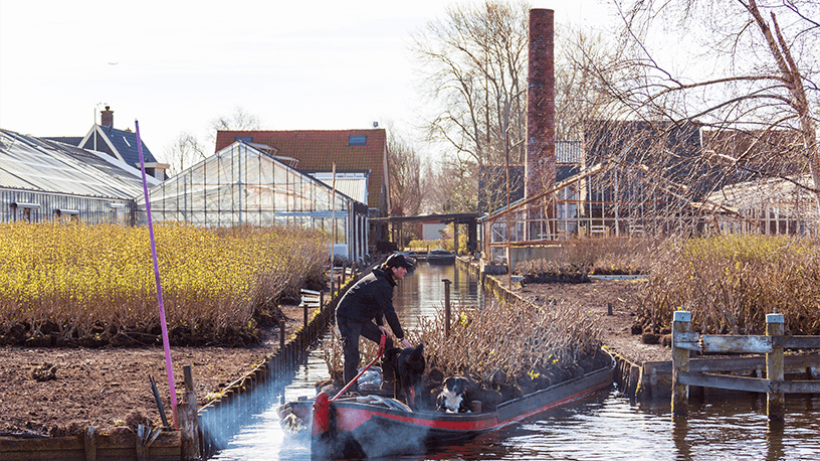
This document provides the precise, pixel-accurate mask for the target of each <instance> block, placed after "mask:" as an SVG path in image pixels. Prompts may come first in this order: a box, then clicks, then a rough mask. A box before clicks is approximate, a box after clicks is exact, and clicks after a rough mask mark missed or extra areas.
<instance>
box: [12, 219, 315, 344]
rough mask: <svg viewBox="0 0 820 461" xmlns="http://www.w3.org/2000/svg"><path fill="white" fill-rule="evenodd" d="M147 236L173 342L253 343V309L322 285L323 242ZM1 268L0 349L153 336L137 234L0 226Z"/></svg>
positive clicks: (170, 231)
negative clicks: (304, 286)
mask: <svg viewBox="0 0 820 461" xmlns="http://www.w3.org/2000/svg"><path fill="white" fill-rule="evenodd" d="M155 235H156V243H157V256H158V259H159V269H160V274H161V283H162V289H163V298H164V306H165V314H166V320H167V324H168V329H169V331H171V332H172V333H173V335H174V337H175V341H177V342H181V343H186V342H194V343H203V342H206V343H214V344H219V343H221V342H224V341H228V342H230V341H235V340H237V339H239V340H240V341H239V342H243V341H252V340H253V336H254V334H255V330H256V324H255V319H254V315H255V314H256V313H258V310H259V309H260V308H264V307H266V306H267V307H270V306H272V303H275V302H276V301H278V300H279V299H280V298H281V297H282V296H285V295H286V294H288V293H289V292H295V291H296V290H298V288H299V286H300V285H301V284H302V283H304V282H305V281H306V280H310V279H317V280H318V279H319V278H321V277H322V275H321V274H322V272H323V269H324V263H325V261H326V259H327V255H326V253H327V251H326V245H325V243H326V239H325V237H324V236H323V235H321V234H319V233H316V232H313V231H307V230H302V229H294V228H285V227H273V228H254V227H249V226H246V227H235V228H229V229H217V230H209V229H204V228H197V227H193V226H185V225H162V226H157V227H156V228H155ZM0 260H2V261H3V265H2V266H0V342H2V343H6V344H15V343H18V344H19V343H21V341H23V342H24V341H31V340H33V339H36V340H38V344H39V343H40V342H45V343H48V342H49V341H51V343H52V344H53V343H61V342H63V343H66V345H70V343H72V342H76V341H75V340H79V339H83V340H84V343H83V344H81V345H101V344H100V343H103V344H105V343H109V342H110V341H111V339H113V338H114V337H119V338H120V339H123V338H126V339H128V342H133V341H136V342H149V343H150V342H152V341H155V339H156V338H155V336H156V335H157V334H158V333H159V321H160V320H159V310H158V303H157V290H156V282H155V277H154V269H153V261H152V257H151V247H150V240H149V234H148V229H147V228H145V227H120V226H117V225H108V224H101V225H93V226H88V225H83V224H69V225H65V224H48V223H47V224H29V223H14V224H2V225H0ZM152 336H154V338H152ZM42 345H48V344H42Z"/></svg>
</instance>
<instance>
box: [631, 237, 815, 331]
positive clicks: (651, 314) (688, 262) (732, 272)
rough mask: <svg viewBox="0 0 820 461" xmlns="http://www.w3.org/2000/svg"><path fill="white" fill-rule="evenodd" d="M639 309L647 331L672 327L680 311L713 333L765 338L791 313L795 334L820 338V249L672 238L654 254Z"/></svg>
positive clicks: (800, 243) (762, 241)
mask: <svg viewBox="0 0 820 461" xmlns="http://www.w3.org/2000/svg"><path fill="white" fill-rule="evenodd" d="M650 273H651V277H650V278H649V283H648V284H647V285H646V291H645V295H644V297H643V301H642V303H641V305H639V306H638V316H639V319H638V320H639V322H643V324H644V327H645V328H649V327H651V328H653V329H659V328H663V327H667V328H668V327H669V326H670V324H671V322H672V313H673V312H674V311H675V310H676V309H679V308H683V309H685V310H688V311H690V312H692V322H693V328H695V329H697V331H700V332H701V333H708V334H764V333H765V328H766V314H771V313H773V312H777V313H780V314H784V316H785V321H786V324H785V327H786V332H787V334H792V335H818V334H820V245H818V241H817V240H816V239H810V238H794V237H784V236H762V235H748V236H743V237H737V236H715V237H708V238H695V239H685V240H683V239H670V240H667V241H666V242H665V243H664V244H663V245H662V246H661V247H659V248H658V250H657V252H655V253H654V254H653V255H652V262H651V268H650Z"/></svg>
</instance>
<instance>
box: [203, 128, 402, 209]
mask: <svg viewBox="0 0 820 461" xmlns="http://www.w3.org/2000/svg"><path fill="white" fill-rule="evenodd" d="M351 136H354V137H356V138H354V142H353V144H356V142H355V141H361V140H362V138H360V137H361V136H366V140H365V144H364V145H352V146H351V145H350V144H351V142H350V141H351V140H350V137H351ZM237 137H245V139H247V137H251V142H254V143H261V144H267V145H269V146H272V147H274V148H276V149H277V152H276V155H281V156H286V157H293V158H297V159H299V165H298V167H297V168H298V169H300V170H314V171H331V170H332V169H333V163H334V162H335V163H336V169H337V170H370V180H369V188H368V206H369V207H370V208H382V205H383V204H382V187H383V186H384V184H385V181H386V179H385V174H386V170H387V165H386V161H387V160H386V158H387V134H386V132H385V130H383V129H369V130H333V131H319V130H306V131H218V132H217V135H216V151H219V150H221V149H224V148H225V147H227V146H229V145H230V144H232V143H233V142H234V141H235V140H236V138H237Z"/></svg>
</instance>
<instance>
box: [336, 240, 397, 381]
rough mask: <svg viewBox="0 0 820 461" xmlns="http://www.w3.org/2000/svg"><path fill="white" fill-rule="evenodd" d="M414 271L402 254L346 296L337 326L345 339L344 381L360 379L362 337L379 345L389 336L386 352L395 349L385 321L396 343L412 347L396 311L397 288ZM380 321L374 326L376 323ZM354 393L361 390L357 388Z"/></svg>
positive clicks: (370, 275)
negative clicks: (358, 371)
mask: <svg viewBox="0 0 820 461" xmlns="http://www.w3.org/2000/svg"><path fill="white" fill-rule="evenodd" d="M411 269H413V262H412V260H410V259H409V258H407V257H405V256H404V255H401V254H392V255H390V256H389V257H388V258H387V260H386V261H385V262H384V263H383V264H382V265H380V266H379V267H377V268H375V269H373V272H371V273H370V274H368V275H367V276H365V277H363V278H362V279H361V280H359V281H358V282H356V284H355V285H353V286H352V287H351V288H350V290H348V291H347V293H345V295H344V296H343V297H342V299H341V301H339V305H338V307H336V325H337V326H338V327H339V333H340V334H341V336H342V350H343V352H344V361H345V364H344V380H345V384H347V383H349V382H350V381H351V380H352V379H353V378H355V377H356V373H357V369H358V366H359V336H364V337H365V338H367V339H369V340H371V341H374V342H375V343H377V344H378V343H379V340H380V339H381V336H382V335H387V337H388V339H387V344H386V346H385V347H386V348H388V349H389V348H390V347H392V346H393V341H392V340H391V339H390V332H389V331H388V330H387V327H385V326H384V322H385V319H386V320H387V324H388V325H390V330H392V331H393V334H394V335H395V336H396V341H398V342H399V343H401V345H402V346H404V347H411V346H410V343H409V342H408V341H407V339H405V338H404V331H403V330H402V329H401V324H399V317H398V316H397V315H396V310H395V309H394V308H393V288H394V287H395V286H396V281H397V280H401V279H402V278H404V276H405V275H406V274H407V271H409V270H411ZM374 320H375V321H376V322H375V323H373V321H374ZM350 390H351V391H356V390H358V386H357V385H356V384H354V385H353V386H351V387H350Z"/></svg>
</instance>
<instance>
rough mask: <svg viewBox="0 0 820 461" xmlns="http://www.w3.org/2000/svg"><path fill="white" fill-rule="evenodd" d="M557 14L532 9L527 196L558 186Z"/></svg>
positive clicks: (528, 82) (525, 194)
mask: <svg viewBox="0 0 820 461" xmlns="http://www.w3.org/2000/svg"><path fill="white" fill-rule="evenodd" d="M554 30H555V12H554V11H553V10H546V9H532V10H530V41H529V75H528V77H527V159H526V164H525V170H526V175H525V183H524V196H525V197H532V196H533V195H536V194H538V193H539V192H542V191H544V190H546V189H547V188H549V187H552V186H553V185H555V162H556V160H555V56H554V36H553V33H554Z"/></svg>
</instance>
